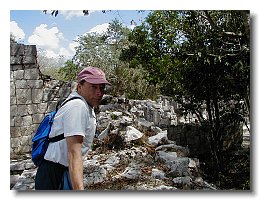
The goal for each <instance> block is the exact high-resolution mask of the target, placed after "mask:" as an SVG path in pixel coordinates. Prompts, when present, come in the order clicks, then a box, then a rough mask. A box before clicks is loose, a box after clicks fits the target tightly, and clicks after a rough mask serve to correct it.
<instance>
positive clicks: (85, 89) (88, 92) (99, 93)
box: [78, 82, 105, 107]
mask: <svg viewBox="0 0 260 200" xmlns="http://www.w3.org/2000/svg"><path fill="white" fill-rule="evenodd" d="M104 90H105V84H92V83H88V82H84V83H83V84H79V85H78V93H79V95H81V96H82V97H84V98H85V100H86V101H87V102H88V103H89V104H90V105H91V106H93V107H97V106H99V104H100V103H101V100H102V97H103V95H104Z"/></svg>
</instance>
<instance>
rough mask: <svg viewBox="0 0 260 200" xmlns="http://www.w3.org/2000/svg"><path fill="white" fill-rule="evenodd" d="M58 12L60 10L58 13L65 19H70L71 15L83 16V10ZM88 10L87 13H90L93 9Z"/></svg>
mask: <svg viewBox="0 0 260 200" xmlns="http://www.w3.org/2000/svg"><path fill="white" fill-rule="evenodd" d="M59 12H60V14H62V15H63V16H64V17H65V19H71V18H73V17H83V16H84V13H83V10H61V11H59ZM88 12H89V14H91V13H93V12H95V11H94V10H93V11H92V10H89V11H88Z"/></svg>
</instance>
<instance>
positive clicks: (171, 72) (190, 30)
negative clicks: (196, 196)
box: [120, 11, 250, 178]
mask: <svg viewBox="0 0 260 200" xmlns="http://www.w3.org/2000/svg"><path fill="white" fill-rule="evenodd" d="M249 19H250V18H249V12H248V11H154V12H152V13H151V14H150V15H149V16H148V17H147V19H146V21H145V23H143V24H142V25H141V26H139V27H136V28H135V29H134V30H133V31H132V32H131V34H130V37H129V40H130V42H131V45H130V46H129V47H128V48H125V49H124V50H123V52H122V54H121V57H120V58H121V59H122V60H124V61H127V62H129V65H130V66H131V67H140V66H141V67H142V68H144V69H145V70H146V72H147V73H146V78H147V80H148V81H149V83H152V84H158V83H160V86H161V92H162V93H163V94H166V95H169V96H172V97H173V98H174V99H175V100H176V101H177V102H178V103H180V104H181V105H182V108H183V111H186V112H192V113H194V114H196V115H197V116H198V119H199V121H200V123H201V124H202V125H203V126H206V127H209V129H208V138H209V141H210V147H211V158H212V160H211V161H212V163H213V164H214V166H215V167H216V170H215V173H213V176H214V177H216V178H219V172H220V171H222V170H223V168H224V166H223V165H224V164H223V162H222V161H223V153H224V151H225V150H226V149H228V148H231V147H230V146H227V144H226V143H225V142H226V140H229V139H230V138H234V137H238V138H241V134H240V137H239V136H237V131H239V126H240V124H241V122H243V121H244V118H245V117H249V108H250V105H249V102H250V101H249V96H250V91H249V89H250V39H249V36H250V29H249ZM204 108H206V115H203V112H202V111H204ZM235 127H236V128H237V131H234V128H235ZM240 133H242V132H240Z"/></svg>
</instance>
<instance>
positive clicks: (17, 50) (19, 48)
mask: <svg viewBox="0 0 260 200" xmlns="http://www.w3.org/2000/svg"><path fill="white" fill-rule="evenodd" d="M24 49H25V45H24V44H17V43H12V44H10V55H11V56H14V55H24Z"/></svg>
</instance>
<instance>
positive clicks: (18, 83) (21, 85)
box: [15, 80, 30, 89]
mask: <svg viewBox="0 0 260 200" xmlns="http://www.w3.org/2000/svg"><path fill="white" fill-rule="evenodd" d="M15 86H16V88H17V89H29V88H30V87H29V85H28V83H27V81H26V80H16V81H15Z"/></svg>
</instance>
